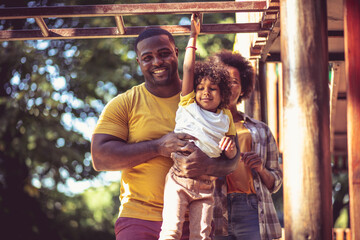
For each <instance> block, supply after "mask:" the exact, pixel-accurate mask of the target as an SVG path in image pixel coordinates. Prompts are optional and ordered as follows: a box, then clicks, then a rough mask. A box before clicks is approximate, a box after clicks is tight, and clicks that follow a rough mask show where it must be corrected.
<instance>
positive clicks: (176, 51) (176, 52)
mask: <svg viewBox="0 0 360 240" xmlns="http://www.w3.org/2000/svg"><path fill="white" fill-rule="evenodd" d="M175 54H176V56H177V57H179V49H178V48H177V47H175Z"/></svg>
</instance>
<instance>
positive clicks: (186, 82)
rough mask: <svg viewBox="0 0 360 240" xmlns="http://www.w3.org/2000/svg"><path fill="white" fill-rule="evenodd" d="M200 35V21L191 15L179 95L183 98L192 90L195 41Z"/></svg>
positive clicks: (197, 16) (196, 16)
mask: <svg viewBox="0 0 360 240" xmlns="http://www.w3.org/2000/svg"><path fill="white" fill-rule="evenodd" d="M199 33H200V19H199V15H198V14H192V15H191V32H190V39H189V42H188V45H187V47H186V48H185V56H184V66H183V81H182V90H181V95H182V96H185V95H187V94H189V93H191V92H192V91H193V90H194V66H195V50H196V39H197V36H198V35H199Z"/></svg>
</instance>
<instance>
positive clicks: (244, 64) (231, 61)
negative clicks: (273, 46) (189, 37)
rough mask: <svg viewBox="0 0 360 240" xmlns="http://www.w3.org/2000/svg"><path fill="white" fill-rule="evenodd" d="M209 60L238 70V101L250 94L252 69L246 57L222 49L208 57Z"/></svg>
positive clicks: (252, 83)
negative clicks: (239, 87)
mask: <svg viewBox="0 0 360 240" xmlns="http://www.w3.org/2000/svg"><path fill="white" fill-rule="evenodd" d="M209 60H210V61H211V62H213V63H214V64H218V65H219V64H224V65H227V66H231V67H234V68H236V69H237V70H238V71H239V73H240V80H241V92H242V95H240V97H239V99H238V103H240V102H241V101H242V100H243V99H247V98H248V97H249V96H250V95H251V93H252V91H253V89H254V69H253V67H252V66H251V63H250V62H249V61H248V60H247V59H246V58H244V57H243V56H241V55H240V54H239V53H236V52H232V51H229V50H223V51H221V52H219V53H216V54H215V55H214V56H212V57H210V59H209Z"/></svg>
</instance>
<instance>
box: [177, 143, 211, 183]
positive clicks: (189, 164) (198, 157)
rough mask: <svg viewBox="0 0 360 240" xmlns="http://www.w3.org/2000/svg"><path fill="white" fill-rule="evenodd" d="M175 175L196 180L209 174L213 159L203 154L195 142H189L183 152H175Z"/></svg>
mask: <svg viewBox="0 0 360 240" xmlns="http://www.w3.org/2000/svg"><path fill="white" fill-rule="evenodd" d="M171 158H172V159H173V160H174V169H175V171H176V172H175V173H176V175H178V176H181V177H188V178H195V177H199V176H201V175H204V174H207V173H208V168H209V166H212V163H213V161H214V160H213V159H211V158H209V157H208V156H207V155H206V154H205V153H203V152H202V151H201V150H200V149H199V148H198V147H197V146H196V145H195V144H194V143H193V142H188V143H187V144H186V145H185V146H184V147H183V148H182V152H173V153H172V154H171Z"/></svg>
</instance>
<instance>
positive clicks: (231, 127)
mask: <svg viewBox="0 0 360 240" xmlns="http://www.w3.org/2000/svg"><path fill="white" fill-rule="evenodd" d="M224 113H225V114H226V115H227V116H228V117H229V120H230V121H229V131H228V132H227V133H226V135H228V136H229V135H232V136H235V135H236V128H235V124H234V120H233V117H232V114H231V112H230V110H229V109H224Z"/></svg>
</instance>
